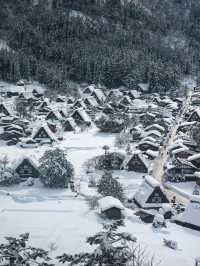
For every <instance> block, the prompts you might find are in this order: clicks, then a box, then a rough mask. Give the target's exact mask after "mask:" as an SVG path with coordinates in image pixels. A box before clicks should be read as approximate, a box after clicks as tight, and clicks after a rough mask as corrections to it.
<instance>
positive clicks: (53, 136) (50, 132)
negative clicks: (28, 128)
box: [32, 124, 56, 141]
mask: <svg viewBox="0 0 200 266" xmlns="http://www.w3.org/2000/svg"><path fill="white" fill-rule="evenodd" d="M42 128H43V129H44V131H46V133H47V135H48V136H49V138H50V139H51V140H54V141H56V137H55V135H54V134H53V132H52V131H51V130H50V128H49V127H48V125H47V124H43V125H40V126H38V128H36V130H34V131H33V133H32V138H33V139H34V138H35V137H36V135H37V133H38V132H39V130H40V129H42Z"/></svg>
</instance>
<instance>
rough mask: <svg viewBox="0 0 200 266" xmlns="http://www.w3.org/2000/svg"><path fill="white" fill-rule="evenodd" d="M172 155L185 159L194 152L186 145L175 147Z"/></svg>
mask: <svg viewBox="0 0 200 266" xmlns="http://www.w3.org/2000/svg"><path fill="white" fill-rule="evenodd" d="M171 153H172V155H173V156H174V158H182V159H187V158H188V157H190V156H192V155H194V152H193V151H191V150H190V149H189V148H188V147H186V146H185V147H182V148H179V149H175V150H173V151H172V152H171Z"/></svg>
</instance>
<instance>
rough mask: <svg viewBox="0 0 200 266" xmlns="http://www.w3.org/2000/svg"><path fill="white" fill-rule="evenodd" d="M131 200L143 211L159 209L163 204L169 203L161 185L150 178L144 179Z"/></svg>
mask: <svg viewBox="0 0 200 266" xmlns="http://www.w3.org/2000/svg"><path fill="white" fill-rule="evenodd" d="M133 200H134V202H135V203H136V205H137V206H138V207H139V208H143V209H159V208H162V207H163V204H166V203H169V200H168V199H167V197H166V195H165V193H164V191H163V189H162V187H161V185H160V184H159V182H157V181H156V180H155V179H154V178H153V177H151V176H146V177H145V180H144V182H143V183H142V185H141V186H140V188H139V189H138V191H137V192H136V193H135V195H134V198H133Z"/></svg>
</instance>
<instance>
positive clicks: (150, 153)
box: [145, 150, 159, 158]
mask: <svg viewBox="0 0 200 266" xmlns="http://www.w3.org/2000/svg"><path fill="white" fill-rule="evenodd" d="M145 154H147V155H149V156H152V157H153V158H156V157H158V155H159V151H152V150H147V151H146V152H145Z"/></svg>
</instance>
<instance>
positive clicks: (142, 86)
mask: <svg viewBox="0 0 200 266" xmlns="http://www.w3.org/2000/svg"><path fill="white" fill-rule="evenodd" d="M138 87H139V88H140V89H141V90H142V91H143V92H147V91H148V90H149V84H148V83H139V84H138Z"/></svg>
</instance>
